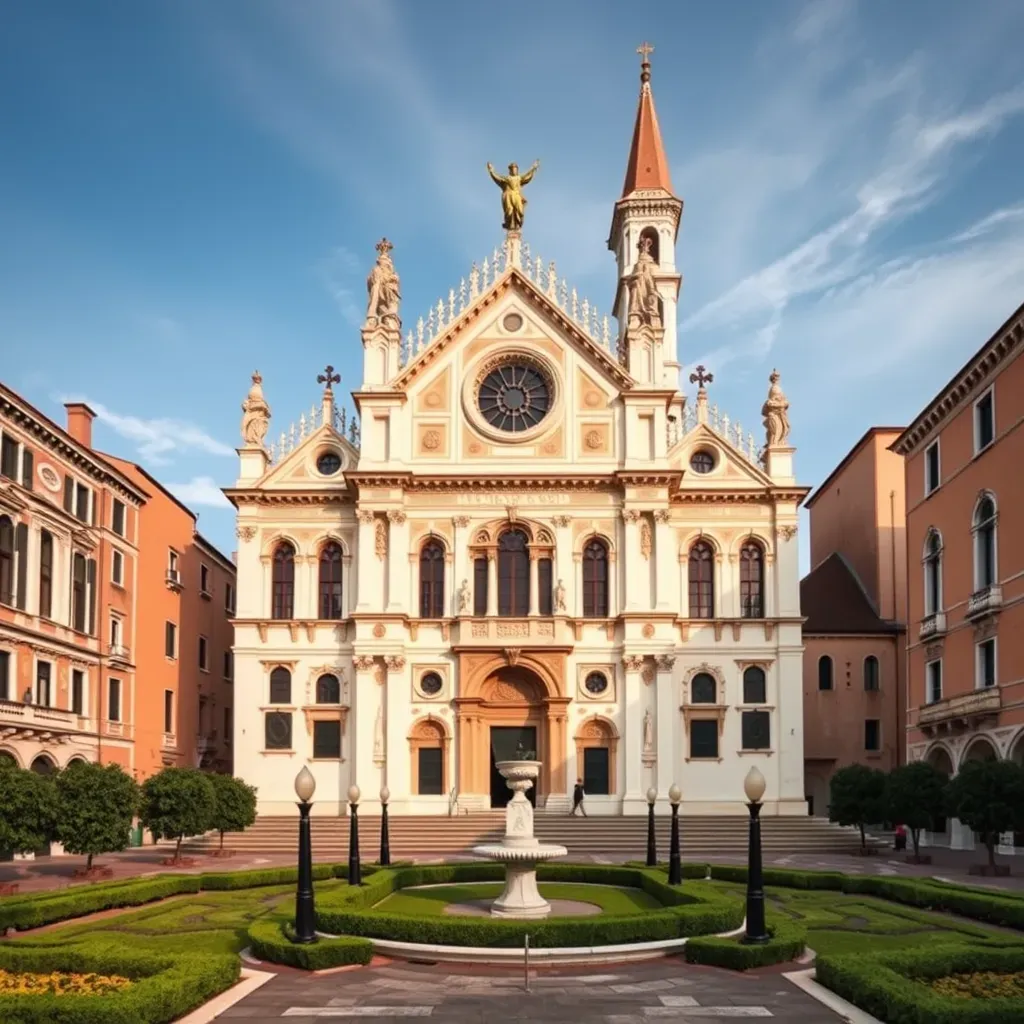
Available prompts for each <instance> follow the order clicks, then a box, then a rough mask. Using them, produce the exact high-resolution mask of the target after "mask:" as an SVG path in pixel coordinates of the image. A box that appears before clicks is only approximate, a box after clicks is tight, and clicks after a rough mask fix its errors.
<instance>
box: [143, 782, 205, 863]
mask: <svg viewBox="0 0 1024 1024" xmlns="http://www.w3.org/2000/svg"><path fill="white" fill-rule="evenodd" d="M215 805H216V799H215V797H214V794H213V783H212V782H211V781H210V776H209V775H207V774H206V773H205V772H201V771H199V769H198V768H164V769H163V771H160V772H157V774H156V775H151V776H150V777H149V778H148V779H146V781H145V782H144V783H143V784H142V814H141V820H142V824H143V825H144V826H145V827H146V828H148V829H149V830H150V831H151V832H152V833H153V835H154V836H156V837H157V838H159V839H176V840H177V844H176V845H175V847H174V858H173V863H175V864H177V863H179V862H180V861H181V841H182V840H183V839H184V838H185V837H186V836H196V835H199V834H200V833H202V832H206V831H208V830H209V829H210V828H212V827H213V824H212V823H213V812H214V807H215Z"/></svg>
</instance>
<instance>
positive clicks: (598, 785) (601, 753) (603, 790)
mask: <svg viewBox="0 0 1024 1024" xmlns="http://www.w3.org/2000/svg"><path fill="white" fill-rule="evenodd" d="M609 762H610V758H609V757H608V748H607V747H585V748H584V750H583V792H584V793H586V794H587V796H591V795H594V796H607V795H608V794H609V793H610V792H611V768H610V763H609Z"/></svg>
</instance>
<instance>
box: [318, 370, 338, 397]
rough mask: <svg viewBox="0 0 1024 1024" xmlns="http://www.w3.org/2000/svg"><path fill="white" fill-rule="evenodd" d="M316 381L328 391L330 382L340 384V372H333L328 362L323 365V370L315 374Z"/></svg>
mask: <svg viewBox="0 0 1024 1024" xmlns="http://www.w3.org/2000/svg"><path fill="white" fill-rule="evenodd" d="M316 382H317V384H323V385H324V386H325V387H324V390H325V391H330V390H331V385H332V384H340V383H341V374H340V373H335V372H334V367H333V366H331V365H330V364H328V365H327V366H326V367H325V369H324V372H323V373H321V374H319V375H318V376H317V378H316Z"/></svg>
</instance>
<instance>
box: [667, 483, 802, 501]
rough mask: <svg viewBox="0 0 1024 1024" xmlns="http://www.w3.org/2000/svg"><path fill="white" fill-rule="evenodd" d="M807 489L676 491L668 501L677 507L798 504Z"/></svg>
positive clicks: (768, 488)
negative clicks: (770, 502)
mask: <svg viewBox="0 0 1024 1024" xmlns="http://www.w3.org/2000/svg"><path fill="white" fill-rule="evenodd" d="M810 490H811V489H810V488H809V487H794V488H782V487H759V488H757V489H751V490H745V491H677V492H676V493H675V494H673V495H671V497H670V500H671V501H672V502H673V504H677V505H731V504H733V505H752V504H760V503H762V502H764V501H793V502H796V503H797V504H799V503H800V502H801V501H803V500H804V498H805V497H807V495H808V494H809V493H810Z"/></svg>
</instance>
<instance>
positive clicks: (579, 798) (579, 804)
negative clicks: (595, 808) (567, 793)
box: [572, 779, 587, 818]
mask: <svg viewBox="0 0 1024 1024" xmlns="http://www.w3.org/2000/svg"><path fill="white" fill-rule="evenodd" d="M585 795H586V794H584V792H583V780H582V779H577V780H576V785H575V786H574V787H573V790H572V815H573V817H575V815H576V811H577V810H579V811H582V813H583V817H584V818H585V817H586V816H587V809H586V807H584V806H583V797H584V796H585Z"/></svg>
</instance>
